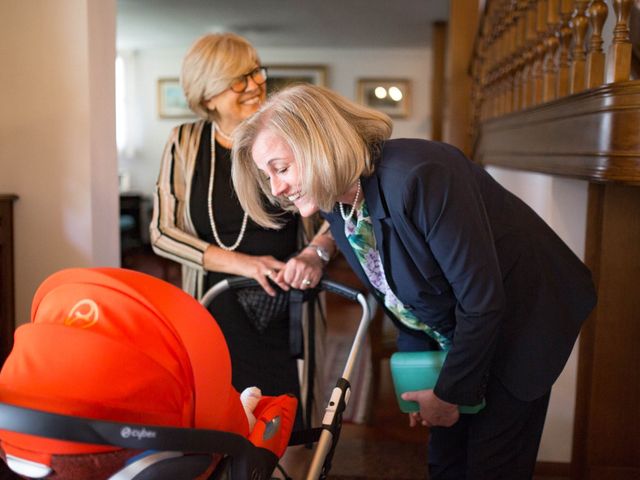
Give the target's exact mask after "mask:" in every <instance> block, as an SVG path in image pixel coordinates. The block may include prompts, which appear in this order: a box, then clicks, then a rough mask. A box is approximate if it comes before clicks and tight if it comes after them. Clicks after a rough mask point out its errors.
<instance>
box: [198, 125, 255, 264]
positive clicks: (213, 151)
mask: <svg viewBox="0 0 640 480" xmlns="http://www.w3.org/2000/svg"><path fill="white" fill-rule="evenodd" d="M216 132H217V133H222V131H221V130H219V129H216V126H215V124H213V123H212V124H211V173H210V174H209V193H208V195H207V209H208V212H209V224H210V225H211V233H213V238H214V239H215V240H216V243H217V244H218V246H219V247H220V248H221V249H223V250H226V251H228V252H231V251H233V250H235V249H236V248H238V245H240V242H241V241H242V239H243V238H244V232H245V231H246V229H247V220H248V219H249V215H247V212H244V218H243V219H242V227H240V233H239V234H238V239H237V240H236V243H234V244H233V245H231V246H230V247H229V246H227V245H225V244H224V243H222V240H220V237H219V236H218V229H217V228H216V222H215V220H214V219H213V207H212V205H211V197H212V196H213V171H214V169H215V164H216V138H215V137H216ZM221 136H222V138H228V139H229V141H231V137H229V136H228V135H226V134H224V133H222V135H221Z"/></svg>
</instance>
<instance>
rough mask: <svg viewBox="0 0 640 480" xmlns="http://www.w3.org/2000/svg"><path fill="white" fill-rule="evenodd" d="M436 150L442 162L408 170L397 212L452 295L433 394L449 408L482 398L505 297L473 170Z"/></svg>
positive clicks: (449, 151)
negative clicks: (451, 324)
mask: <svg viewBox="0 0 640 480" xmlns="http://www.w3.org/2000/svg"><path fill="white" fill-rule="evenodd" d="M441 148H443V149H444V152H443V153H444V158H445V159H446V161H440V162H428V163H422V164H420V165H419V166H417V167H416V168H415V170H414V171H413V172H412V175H411V177H410V181H409V185H408V188H407V189H405V194H404V207H405V209H406V210H405V211H406V212H408V213H407V214H408V215H409V216H410V219H411V222H412V223H413V224H414V227H415V228H417V229H418V230H419V231H420V233H421V234H422V235H424V240H425V241H426V242H427V244H428V247H429V249H430V250H431V252H432V253H433V256H434V258H435V259H436V261H437V263H438V265H439V267H440V269H441V270H442V272H443V274H444V276H445V278H446V280H447V282H448V283H449V285H450V286H451V294H453V295H454V297H455V312H454V315H455V328H454V336H453V342H452V346H451V349H450V351H449V353H448V354H447V358H446V361H445V364H444V366H443V368H442V372H441V374H440V377H439V379H438V382H437V384H436V386H435V388H434V391H435V393H436V395H437V396H438V397H440V398H442V399H443V400H446V401H449V402H451V403H456V404H459V405H475V404H478V403H480V402H481V401H482V398H483V397H484V392H485V388H486V384H487V380H488V377H489V371H490V368H491V362H492V359H493V356H494V351H495V346H496V344H497V340H498V337H499V332H500V327H501V324H502V320H503V316H504V310H505V294H504V287H503V281H502V274H501V270H500V266H499V263H498V258H497V254H496V250H495V245H494V241H493V235H492V232H491V226H490V223H489V219H488V216H487V213H486V211H485V208H484V204H483V200H482V196H481V193H480V190H479V186H478V185H477V183H476V181H475V180H474V173H473V171H472V168H473V165H472V164H471V163H470V161H469V160H467V159H466V158H465V157H464V155H463V154H462V153H461V152H459V151H458V150H457V149H455V148H453V147H450V146H446V145H442V146H441ZM418 261H419V260H418Z"/></svg>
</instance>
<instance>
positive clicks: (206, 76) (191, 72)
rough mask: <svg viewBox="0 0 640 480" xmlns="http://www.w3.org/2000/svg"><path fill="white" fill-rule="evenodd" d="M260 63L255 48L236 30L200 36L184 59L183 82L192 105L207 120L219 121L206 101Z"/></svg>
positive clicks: (181, 76) (185, 92) (189, 102)
mask: <svg viewBox="0 0 640 480" xmlns="http://www.w3.org/2000/svg"><path fill="white" fill-rule="evenodd" d="M259 64H260V59H259V57H258V52H256V49H255V48H253V46H252V45H251V44H250V43H249V42H248V41H247V40H246V39H244V38H243V37H241V36H239V35H236V34H235V33H212V34H208V35H204V36H202V37H200V38H199V39H198V40H196V41H195V42H194V43H193V45H191V47H189V50H188V51H187V53H186V55H185V57H184V59H183V61H182V74H181V75H180V82H181V84H182V89H183V90H184V94H185V96H186V98H187V102H188V104H189V108H190V109H191V110H192V111H193V112H194V113H195V114H196V115H198V116H199V117H201V118H204V119H205V120H210V121H216V120H217V112H216V111H215V110H213V111H211V110H209V109H208V108H207V107H206V106H205V103H206V102H207V101H208V100H209V99H210V98H212V97H215V96H216V95H218V94H220V93H222V92H224V91H225V90H226V89H227V88H229V85H231V82H232V81H233V80H234V79H236V78H238V77H240V76H241V75H244V74H245V73H247V72H249V71H250V70H252V69H253V68H255V67H256V65H259Z"/></svg>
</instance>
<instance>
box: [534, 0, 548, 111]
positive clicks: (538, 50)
mask: <svg viewBox="0 0 640 480" xmlns="http://www.w3.org/2000/svg"><path fill="white" fill-rule="evenodd" d="M546 31H547V0H538V4H537V8H536V33H537V40H536V46H535V53H534V62H533V101H532V103H533V105H538V104H539V103H541V102H542V87H543V81H544V72H543V68H544V54H545V43H544V42H545V33H546Z"/></svg>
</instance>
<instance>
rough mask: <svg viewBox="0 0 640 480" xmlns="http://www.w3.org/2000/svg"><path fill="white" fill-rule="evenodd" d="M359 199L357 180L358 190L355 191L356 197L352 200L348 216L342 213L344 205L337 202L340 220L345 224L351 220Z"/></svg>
mask: <svg viewBox="0 0 640 480" xmlns="http://www.w3.org/2000/svg"><path fill="white" fill-rule="evenodd" d="M359 197H360V180H358V189H357V190H356V196H355V198H354V199H353V205H351V211H350V212H349V214H348V215H347V214H346V213H344V205H343V203H342V202H338V205H339V206H340V215H342V219H343V220H344V221H345V222H347V221H349V220H351V217H353V214H354V213H355V211H356V207H357V204H358V198H359Z"/></svg>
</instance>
